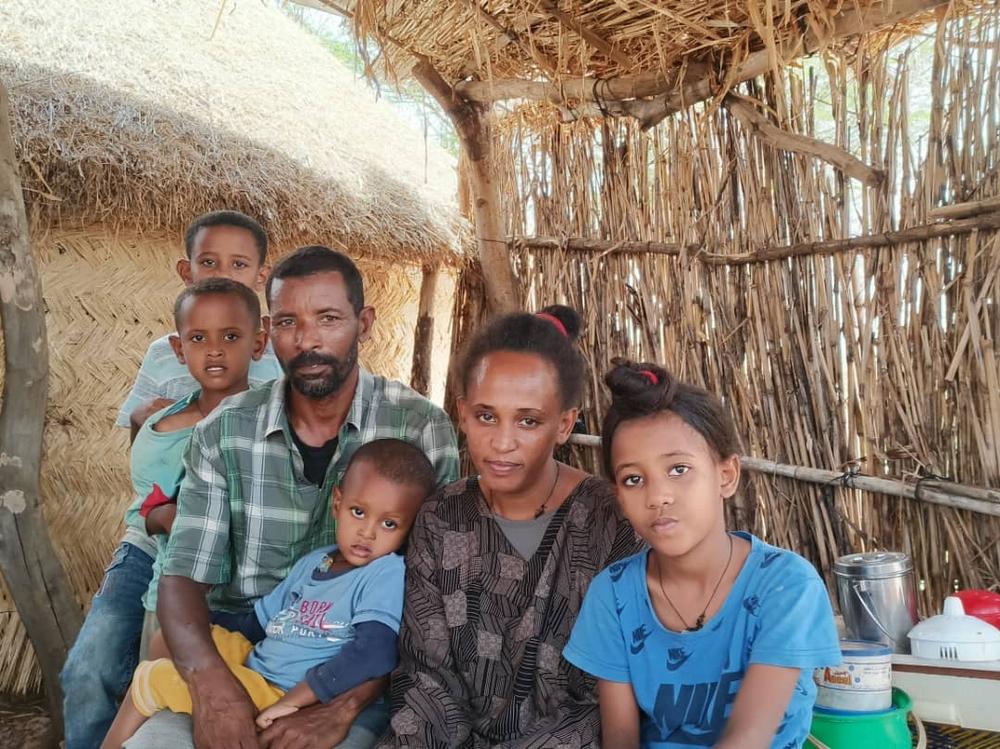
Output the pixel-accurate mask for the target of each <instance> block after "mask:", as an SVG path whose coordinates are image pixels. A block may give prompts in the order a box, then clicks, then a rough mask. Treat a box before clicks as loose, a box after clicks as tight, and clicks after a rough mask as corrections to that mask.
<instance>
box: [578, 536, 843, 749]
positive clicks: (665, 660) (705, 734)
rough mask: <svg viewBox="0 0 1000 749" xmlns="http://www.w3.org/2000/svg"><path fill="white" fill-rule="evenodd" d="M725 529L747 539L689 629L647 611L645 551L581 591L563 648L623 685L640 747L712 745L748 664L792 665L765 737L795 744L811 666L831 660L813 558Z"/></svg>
mask: <svg viewBox="0 0 1000 749" xmlns="http://www.w3.org/2000/svg"><path fill="white" fill-rule="evenodd" d="M735 535H738V536H740V537H742V538H746V539H747V540H749V541H750V543H751V550H750V555H749V556H748V557H747V559H746V562H745V563H744V565H743V569H742V570H740V574H739V575H738V576H737V578H736V582H735V583H734V584H733V588H732V590H731V591H730V592H729V595H728V596H727V597H726V601H725V603H724V604H723V606H722V608H721V609H720V610H719V612H718V613H717V614H716V615H715V616H713V617H712V618H711V619H709V620H708V621H707V622H706V623H705V626H704V627H703V628H702V629H700V630H698V631H696V632H672V631H670V630H668V629H667V628H665V627H664V626H663V625H662V624H661V623H660V620H659V619H658V618H657V616H656V614H655V613H654V610H653V604H652V601H651V600H650V598H649V591H648V589H647V586H646V559H647V554H648V553H649V552H648V551H644V552H642V553H640V554H636V555H635V556H632V557H629V558H628V559H623V560H622V561H620V562H617V563H615V564H613V565H611V566H610V567H608V568H607V569H606V570H604V571H603V572H601V573H600V574H599V575H597V577H595V578H594V580H593V582H591V584H590V588H589V589H588V590H587V596H586V598H585V599H584V602H583V606H582V608H581V610H580V615H579V616H578V617H577V620H576V624H575V626H574V627H573V634H572V636H571V637H570V640H569V643H568V644H567V645H566V648H565V650H564V651H563V656H564V657H565V658H566V660H567V661H569V662H570V663H572V664H573V665H575V666H577V667H578V668H580V669H582V670H583V671H586V672H587V673H590V674H593V675H594V676H596V677H597V678H598V679H604V680H605V681H616V682H623V683H631V684H632V688H633V690H634V691H635V696H636V701H637V703H638V705H639V709H640V711H641V722H642V725H641V727H640V737H641V739H640V741H641V745H642V747H643V749H674V748H675V747H692V746H714V745H715V743H716V742H717V741H719V739H720V738H721V737H722V732H723V730H724V729H725V727H726V721H727V720H728V719H729V714H730V712H731V711H732V707H733V702H734V701H735V699H736V695H737V693H738V692H739V689H740V684H741V683H742V681H743V676H744V675H745V674H746V672H747V668H749V667H750V665H751V664H754V663H761V664H766V665H771V666H786V667H789V668H800V669H802V673H801V674H800V675H799V680H798V684H797V685H796V688H795V691H794V692H793V693H792V699H791V702H790V703H789V705H788V708H787V709H786V711H785V716H784V718H783V719H782V721H781V724H780V726H779V729H778V733H777V735H776V736H775V738H774V741H772V742H771V747H772V749H792V748H793V747H794V748H795V749H798V748H799V747H801V746H802V743H803V742H804V741H805V738H806V736H807V735H808V733H809V725H810V722H811V719H812V707H813V703H814V702H815V699H816V686H815V684H814V683H813V679H812V671H813V669H814V668H819V667H822V666H826V665H835V664H837V663H839V662H840V660H841V655H840V645H839V642H838V639H837V630H836V627H835V626H834V622H833V611H832V610H831V608H830V599H829V597H828V595H827V592H826V587H825V586H824V585H823V581H822V580H821V579H820V577H819V575H818V574H817V573H816V570H815V569H813V566H812V565H811V564H809V562H807V561H806V560H805V559H803V558H802V557H800V556H799V555H798V554H794V553H792V552H790V551H786V550H785V549H779V548H776V547H774V546H770V545H769V544H766V543H764V542H763V541H761V540H760V539H758V538H756V537H754V536H751V535H750V534H745V533H738V534H735Z"/></svg>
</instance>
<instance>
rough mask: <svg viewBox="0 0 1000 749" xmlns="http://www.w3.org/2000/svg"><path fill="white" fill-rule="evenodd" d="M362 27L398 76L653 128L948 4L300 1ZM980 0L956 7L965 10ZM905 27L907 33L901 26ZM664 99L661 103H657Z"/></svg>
mask: <svg viewBox="0 0 1000 749" xmlns="http://www.w3.org/2000/svg"><path fill="white" fill-rule="evenodd" d="M299 1H300V2H303V3H306V4H310V5H313V6H316V5H323V6H325V7H327V8H328V9H329V10H331V11H335V12H342V13H345V14H347V15H348V16H350V17H351V18H353V19H354V24H355V28H356V31H357V33H358V35H359V37H361V38H362V39H365V38H372V39H375V40H376V41H377V42H378V43H379V44H380V45H381V46H382V47H383V48H384V51H385V57H384V61H385V63H386V65H387V66H388V67H390V68H395V69H397V70H399V71H400V72H406V71H408V70H410V68H411V67H412V66H413V64H414V61H415V60H420V61H426V62H428V63H429V64H431V65H433V67H434V68H435V69H436V71H437V72H438V73H439V74H440V75H441V77H442V78H443V79H444V80H445V81H446V82H447V83H448V84H450V85H452V86H454V88H455V91H456V92H457V93H458V94H459V95H460V96H462V97H464V98H466V99H469V100H473V101H481V102H488V101H492V100H496V99H535V100H542V101H548V102H550V103H553V104H557V105H559V106H560V107H562V108H563V113H564V116H566V117H568V118H577V117H579V116H581V115H606V114H612V115H629V116H634V117H636V118H637V119H639V120H640V121H641V122H642V124H643V125H644V126H647V127H648V126H651V125H653V124H655V123H656V122H659V121H660V120H662V119H663V117H665V116H667V115H669V114H671V113H673V112H675V111H677V110H678V109H680V108H682V107H683V106H685V105H686V104H690V103H692V102H695V101H700V100H703V99H706V98H710V97H712V96H716V95H721V94H723V93H724V92H725V91H726V90H727V89H728V88H730V87H732V85H734V84H735V83H738V82H740V81H742V80H748V79H750V78H753V77H756V76H758V75H761V74H762V73H766V72H768V71H769V70H777V69H779V68H780V67H781V66H783V65H784V64H787V63H788V62H790V61H792V60H794V59H795V58H797V57H800V56H802V55H804V54H809V53H812V52H815V51H818V50H820V49H823V48H825V47H828V46H829V45H832V44H836V43H838V42H840V41H842V40H844V39H847V38H852V37H855V36H857V35H858V34H859V33H860V32H863V31H865V32H867V31H872V30H875V29H884V28H887V27H889V28H894V29H895V30H896V31H897V32H899V31H906V30H913V29H918V28H921V27H922V26H923V25H925V24H926V22H927V21H928V20H932V19H933V13H935V12H937V11H940V10H941V9H942V8H944V7H947V6H949V3H948V0H852V2H844V0H788V1H787V2H777V1H774V2H772V1H768V2H762V1H761V0H424V1H423V2H408V3H399V2H395V3H387V2H384V0H299ZM978 2H980V0H955V3H954V4H953V5H952V6H951V7H952V9H953V11H955V12H958V11H960V10H961V9H963V8H965V7H966V6H971V5H975V4H977V3H978ZM901 25H902V27H901ZM654 99H660V100H661V101H654Z"/></svg>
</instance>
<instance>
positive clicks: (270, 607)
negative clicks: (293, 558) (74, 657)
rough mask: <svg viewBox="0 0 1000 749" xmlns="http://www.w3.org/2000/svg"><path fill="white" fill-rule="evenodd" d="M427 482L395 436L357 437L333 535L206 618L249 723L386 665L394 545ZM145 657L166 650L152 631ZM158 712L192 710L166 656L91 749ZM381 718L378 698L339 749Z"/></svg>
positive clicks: (399, 586) (147, 668)
mask: <svg viewBox="0 0 1000 749" xmlns="http://www.w3.org/2000/svg"><path fill="white" fill-rule="evenodd" d="M435 483H436V480H435V474H434V467H433V466H432V465H431V463H430V461H429V460H428V459H427V457H426V456H425V455H424V453H423V452H422V451H421V450H420V449H419V448H418V447H416V446H414V445H410V444H408V443H406V442H403V441H401V440H396V439H382V440H375V441H374V442H369V443H367V444H365V445H362V446H361V447H360V448H358V450H357V452H356V453H355V454H354V456H353V457H352V458H351V462H350V464H349V465H348V467H347V471H346V473H345V474H344V478H343V480H342V481H341V484H340V486H339V487H338V488H336V489H335V490H334V495H333V513H334V517H335V519H336V525H337V531H336V541H337V542H336V544H335V545H333V546H329V547H326V548H321V549H317V550H316V551H313V552H311V553H309V554H307V555H305V556H304V557H302V558H301V559H300V560H299V561H298V562H296V564H295V566H294V567H293V568H292V571H291V572H290V573H289V575H288V577H287V578H285V580H283V581H282V582H281V583H280V584H279V585H278V586H277V587H276V588H274V590H272V591H271V592H270V593H269V594H267V595H266V596H264V597H263V598H261V599H260V600H258V601H257V603H256V605H255V606H254V610H253V611H252V612H250V613H249V614H246V615H245V616H236V615H225V616H224V618H223V617H217V618H216V621H219V622H222V623H223V624H225V625H227V626H228V627H229V629H225V628H223V627H222V626H218V625H216V626H214V627H213V629H212V637H213V640H214V641H215V644H216V647H217V648H218V650H219V654H220V655H221V656H222V658H223V659H224V660H225V661H226V663H227V665H228V666H229V668H230V669H231V670H232V672H233V674H234V675H235V676H236V678H237V679H238V680H239V681H240V683H241V684H243V687H244V688H245V689H246V691H247V694H249V695H250V698H251V699H252V700H253V702H254V704H255V705H256V706H257V709H258V710H260V711H261V712H260V714H259V715H258V717H257V725H258V727H259V728H260V729H264V728H267V727H268V726H269V725H270V724H271V723H272V722H274V721H275V720H278V719H280V718H282V717H284V716H286V715H289V714H291V713H293V712H295V711H297V710H298V709H299V708H301V707H306V706H309V705H312V704H315V703H316V702H320V701H321V702H329V701H330V700H332V699H333V698H334V697H336V696H337V695H339V694H341V693H343V692H345V691H347V690H348V689H351V688H353V687H355V686H357V685H358V684H361V683H362V682H365V681H368V680H370V679H373V678H377V677H379V676H384V675H385V674H388V673H389V672H390V671H392V669H393V668H394V667H395V665H396V657H397V653H396V636H397V633H398V631H399V623H400V617H401V615H402V609H403V583H404V574H405V568H404V563H403V558H402V557H401V556H400V555H399V554H397V553H396V552H397V551H398V550H399V549H400V547H401V546H402V545H403V543H404V542H405V541H406V536H407V534H408V533H409V530H410V526H411V525H412V523H413V520H414V518H415V517H416V514H417V510H418V509H419V507H420V504H421V503H422V501H423V500H424V498H425V497H427V496H428V495H429V494H430V493H431V492H432V491H433V490H434V486H435ZM150 654H151V655H154V654H157V655H160V654H162V655H166V647H165V645H164V644H163V642H162V640H161V639H159V638H157V639H156V640H154V644H153V647H152V648H151V649H150ZM165 709H166V710H172V711H173V712H180V713H190V712H191V696H190V693H189V692H188V690H187V685H186V684H185V682H184V680H183V679H182V678H181V676H180V674H179V673H178V672H177V669H176V668H175V667H174V664H173V662H172V661H171V660H169V658H166V657H162V658H159V659H157V660H151V661H144V662H142V663H140V664H139V667H138V668H137V669H136V671H135V676H134V678H133V681H132V687H131V689H130V690H129V694H128V697H127V698H126V700H125V702H124V703H123V704H122V706H121V709H120V710H119V712H118V717H116V718H115V721H114V723H113V724H112V726H111V730H110V731H109V732H108V735H107V737H106V738H105V740H104V743H103V744H102V745H101V747H102V749H119V747H121V746H122V744H123V743H124V742H125V741H126V740H128V738H130V737H131V736H132V735H133V734H134V733H135V732H136V731H137V730H138V729H139V727H140V726H141V725H142V724H143V723H144V722H145V721H146V719H147V718H148V717H149V716H150V715H152V714H153V713H155V712H157V711H159V710H165ZM387 724H388V709H387V705H386V704H385V701H384V700H382V701H378V702H376V703H374V704H373V705H371V706H370V707H369V708H368V709H366V710H365V711H364V712H362V713H361V715H360V716H358V718H357V720H356V721H355V722H354V725H353V726H352V728H351V731H350V733H349V734H348V736H347V738H346V739H345V740H344V742H343V743H342V744H341V745H340V746H341V747H342V749H346V748H347V747H350V749H364V748H365V747H369V746H371V745H372V744H374V742H375V739H376V738H377V737H378V736H379V734H380V733H381V732H382V730H383V729H384V728H385V726H386V725H387Z"/></svg>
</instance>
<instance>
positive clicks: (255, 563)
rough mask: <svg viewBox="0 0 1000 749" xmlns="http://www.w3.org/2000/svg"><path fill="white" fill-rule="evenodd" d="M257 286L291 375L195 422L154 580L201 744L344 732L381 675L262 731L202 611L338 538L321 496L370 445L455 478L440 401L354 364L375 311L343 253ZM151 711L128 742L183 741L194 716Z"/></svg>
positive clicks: (312, 253) (317, 742) (294, 262)
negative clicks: (397, 447) (410, 449)
mask: <svg viewBox="0 0 1000 749" xmlns="http://www.w3.org/2000/svg"><path fill="white" fill-rule="evenodd" d="M266 293H267V302H268V307H269V310H270V313H271V320H270V335H271V341H272V346H273V348H274V353H275V355H276V356H277V358H278V361H279V362H280V364H281V366H282V369H283V370H284V372H285V378H284V379H280V380H276V381H275V382H274V383H272V384H271V385H268V386H263V387H259V388H255V389H252V390H249V391H247V392H245V393H242V394H240V395H237V396H234V397H232V398H230V399H228V400H227V401H226V402H225V403H224V404H223V405H222V406H221V407H220V408H218V409H216V411H215V412H213V413H212V414H211V415H210V416H208V417H206V418H205V419H204V420H203V421H201V423H199V424H198V426H197V427H196V428H195V431H194V433H193V434H192V436H191V445H190V448H189V451H188V455H187V457H186V459H185V469H186V475H185V478H184V482H183V484H182V486H181V489H180V495H179V499H178V510H177V519H176V520H175V521H174V526H173V531H172V533H171V535H170V544H169V547H168V550H167V558H166V561H165V565H164V571H163V577H162V579H161V581H160V588H159V603H158V606H157V616H158V617H159V620H160V623H161V625H162V627H163V633H164V636H165V638H166V642H167V645H168V646H169V648H170V652H171V655H172V657H173V659H174V662H175V664H176V666H177V668H178V671H179V672H180V674H181V676H182V677H183V678H184V680H185V681H186V682H187V685H188V688H189V690H190V692H191V697H192V702H193V706H194V711H193V722H194V728H193V734H194V740H195V742H196V744H197V746H198V748H199V749H236V748H239V749H249V748H250V747H258V746H263V747H273V748H274V749H284V748H285V747H291V746H295V747H315V748H316V749H320V748H322V749H329V747H331V746H334V745H335V744H337V743H339V741H340V739H342V738H343V736H344V735H345V734H346V733H347V729H348V728H349V727H350V725H351V723H352V722H353V721H354V719H355V717H356V716H357V715H358V713H359V712H360V711H361V709H362V708H363V707H364V706H365V705H367V704H368V702H370V701H371V700H372V699H374V697H375V696H377V695H378V693H379V692H380V690H381V687H382V684H381V683H380V682H368V683H366V684H362V685H361V686H359V687H356V688H355V689H352V690H350V691H348V692H345V693H344V694H343V695H341V696H340V697H338V698H336V699H334V700H333V701H332V702H330V703H328V704H326V705H317V706H315V707H311V708H306V709H303V710H300V711H298V712H297V713H295V714H293V715H290V716H288V717H286V718H282V719H281V720H278V721H276V722H275V723H274V724H273V725H272V726H271V727H270V728H268V729H267V730H266V731H265V732H264V733H262V734H260V736H259V737H258V735H257V734H256V732H255V729H254V717H255V713H254V708H253V704H252V703H251V702H250V699H249V698H248V696H247V694H246V692H245V691H244V690H243V688H242V687H241V686H240V684H239V682H237V681H236V679H235V677H234V676H233V675H232V673H231V672H230V671H229V669H228V668H227V667H226V665H225V663H223V661H222V659H221V657H220V656H219V653H218V651H217V650H216V649H215V646H214V644H213V642H212V638H211V635H210V629H209V627H210V622H211V621H217V622H221V623H226V619H225V614H219V613H216V614H210V609H211V610H213V611H215V612H230V613H235V614H239V613H241V612H246V611H249V610H251V609H252V608H253V605H254V603H255V601H256V600H257V599H259V598H260V597H262V596H263V595H265V594H267V593H268V592H270V591H271V589H273V588H274V587H275V586H276V585H277V584H278V583H279V582H281V580H282V579H283V578H284V577H285V576H286V575H287V573H288V571H289V570H290V569H291V567H292V565H293V564H294V562H295V561H296V560H297V559H298V558H299V557H301V556H302V555H303V554H306V553H307V552H309V551H312V550H313V549H315V548H317V547H320V546H324V545H328V544H331V543H333V540H334V527H333V520H332V516H331V513H330V510H329V507H330V496H331V493H332V491H333V488H334V487H335V486H337V485H338V484H339V482H340V478H341V475H342V473H343V472H344V470H345V468H346V466H347V464H348V462H349V461H350V458H351V456H352V455H353V454H354V451H355V450H356V449H357V448H358V447H359V446H360V445H362V444H364V443H365V442H369V441H371V440H375V439H381V438H387V437H393V438H396V439H401V440H404V441H406V442H410V443H412V444H415V445H416V446H418V447H419V448H421V449H422V450H423V451H424V453H425V454H426V455H427V457H428V458H430V460H431V462H432V463H433V464H434V468H435V473H436V476H437V481H438V484H439V485H443V484H445V483H448V482H450V481H453V480H454V479H455V478H457V475H458V451H457V447H456V443H455V433H454V430H453V428H452V425H451V422H450V421H449V420H448V417H447V416H446V415H445V413H444V412H443V411H441V409H439V408H437V407H436V406H434V405H433V404H431V403H430V402H429V401H427V400H426V399H425V398H423V397H421V396H420V395H418V394H417V393H415V392H414V391H412V390H410V389H409V388H408V387H406V386H404V385H402V384H400V383H398V382H394V381H391V380H386V379H384V378H382V377H378V376H375V375H372V374H370V373H369V372H367V371H365V370H364V369H362V368H361V367H359V366H358V344H359V343H361V342H363V341H365V340H367V339H368V337H369V335H370V332H371V327H372V324H373V323H374V320H375V310H374V309H373V308H372V307H366V306H365V303H364V289H363V285H362V280H361V275H360V273H359V272H358V269H357V267H355V265H354V263H353V262H351V260H350V259H349V258H348V257H346V256H345V255H342V254H340V253H338V252H334V251H333V250H330V249H327V248H326V247H303V248H301V249H299V250H296V251H295V252H293V253H292V254H291V255H289V256H287V257H286V258H284V259H283V260H282V261H281V262H280V263H278V265H277V266H276V267H275V268H274V270H273V271H272V273H271V277H270V278H269V279H268V282H267V287H266ZM206 595H207V598H206ZM157 717H158V716H157ZM172 720H175V721H176V720H178V718H173V719H172ZM158 723H162V721H157V720H156V718H155V717H154V719H153V720H150V721H149V722H148V723H147V724H146V726H144V730H143V731H141V732H140V733H138V734H136V736H135V737H134V738H133V739H132V740H131V741H130V742H129V743H128V746H129V747H163V746H170V747H171V748H172V749H176V748H178V747H183V746H185V745H186V746H190V744H189V743H187V742H188V741H189V740H190V736H191V734H190V731H189V729H185V728H181V730H180V733H181V734H183V733H187V737H183V735H181V736H178V735H177V729H176V727H170V728H166V729H165V727H164V726H162V725H158ZM144 736H145V738H144Z"/></svg>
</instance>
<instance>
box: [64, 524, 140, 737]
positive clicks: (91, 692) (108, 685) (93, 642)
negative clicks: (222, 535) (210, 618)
mask: <svg viewBox="0 0 1000 749" xmlns="http://www.w3.org/2000/svg"><path fill="white" fill-rule="evenodd" d="M152 577H153V560H152V558H150V556H149V555H148V554H146V553H145V552H144V551H141V550H140V549H139V548H138V547H136V546H133V545H132V544H130V543H126V542H122V543H121V545H120V546H119V547H118V548H117V549H116V550H115V553H114V556H113V557H112V558H111V564H109V565H108V568H107V569H106V570H105V572H104V579H103V580H102V581H101V587H100V588H99V589H98V591H97V594H96V595H95V596H94V601H93V603H92V604H91V607H90V613H88V614H87V618H86V619H85V620H84V622H83V627H82V628H81V629H80V634H79V635H77V638H76V642H75V643H73V647H72V648H71V649H70V651H69V655H68V656H67V658H66V665H65V666H63V670H62V673H61V674H60V675H59V681H60V683H61V684H62V690H63V715H64V718H65V722H66V749H98V748H99V747H100V745H101V742H102V741H103V740H104V735H105V734H106V733H107V732H108V728H109V727H110V726H111V721H112V720H114V718H115V714H116V713H117V712H118V701H119V699H120V698H121V697H122V695H124V694H125V691H126V690H127V689H128V685H129V682H130V681H131V680H132V672H133V671H135V667H136V665H137V664H138V662H139V640H140V639H141V637H142V622H143V615H144V610H143V607H142V595H143V593H145V592H146V588H148V587H149V581H150V580H151V579H152Z"/></svg>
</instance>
